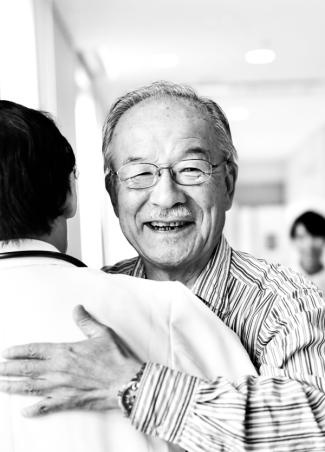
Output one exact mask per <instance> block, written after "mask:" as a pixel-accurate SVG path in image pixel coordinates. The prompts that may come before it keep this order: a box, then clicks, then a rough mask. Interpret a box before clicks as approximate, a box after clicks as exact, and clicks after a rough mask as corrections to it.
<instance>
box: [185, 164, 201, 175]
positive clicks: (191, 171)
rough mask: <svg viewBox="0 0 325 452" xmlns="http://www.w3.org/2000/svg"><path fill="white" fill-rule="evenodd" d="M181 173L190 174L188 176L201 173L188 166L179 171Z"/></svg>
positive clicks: (197, 169)
mask: <svg viewBox="0 0 325 452" xmlns="http://www.w3.org/2000/svg"><path fill="white" fill-rule="evenodd" d="M181 173H182V174H183V173H190V174H200V173H202V171H201V170H200V169H199V168H194V167H193V166H188V167H186V168H183V169H182V170H181Z"/></svg>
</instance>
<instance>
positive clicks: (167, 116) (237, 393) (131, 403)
mask: <svg viewBox="0 0 325 452" xmlns="http://www.w3.org/2000/svg"><path fill="white" fill-rule="evenodd" d="M103 151H104V157H105V170H106V187H107V189H108V191H109V193H110V196H111V199H112V203H113V205H114V209H115V212H116V215H117V216H118V217H119V221H120V224H121V228H122V230H123V233H124V235H125V236H126V238H127V239H128V240H129V242H130V243H131V245H132V246H133V247H134V248H135V249H136V250H137V252H138V254H139V257H138V258H134V259H129V260H126V261H123V262H120V263H118V264H116V265H115V266H114V267H112V268H106V269H105V270H106V271H107V272H111V273H124V274H128V275H131V276H136V277H139V278H148V279H155V280H178V281H181V282H182V283H183V284H184V285H186V286H187V287H189V288H191V290H192V292H193V293H194V294H195V295H196V296H197V297H199V298H200V299H201V300H202V302H203V303H204V304H206V305H207V306H208V307H209V308H210V310H211V311H212V312H213V313H214V314H215V315H216V319H217V318H220V319H221V320H223V322H224V323H225V324H226V325H228V326H229V327H230V328H231V329H233V330H234V331H235V332H236V333H237V335H238V336H239V337H240V339H241V342H242V343H243V345H244V346H245V348H246V350H247V351H248V353H249V355H250V357H251V360H252V362H253V363H254V365H255V367H256V369H257V370H258V373H259V375H257V376H254V375H249V376H243V377H241V378H239V379H238V380H237V381H236V382H232V381H230V380H229V379H227V378H226V377H224V376H222V375H220V374H219V373H218V372H216V373H215V374H214V376H213V378H211V379H202V378H199V377H195V376H193V375H192V374H191V373H187V372H180V371H177V370H175V366H174V364H171V365H170V366H166V365H163V364H161V363H159V362H147V363H145V366H144V369H143V374H142V375H141V376H139V375H137V376H136V377H134V378H133V379H132V381H129V382H127V376H128V375H129V374H130V365H131V363H130V362H127V361H125V360H124V358H123V356H119V358H118V359H114V362H112V360H110V359H109V357H110V355H111V353H112V352H111V351H110V349H109V347H107V352H106V355H107V358H106V359H103V356H104V355H103V349H104V350H105V348H104V347H103V346H102V347H101V359H102V361H101V360H99V359H97V356H96V355H95V354H94V353H91V350H92V348H91V344H89V342H88V341H84V342H82V343H76V344H64V345H61V344H59V345H56V344H50V345H49V344H47V345H46V344H34V345H27V346H21V347H18V348H13V349H11V350H10V351H8V352H7V354H6V356H7V357H8V358H11V359H12V363H11V362H8V363H6V366H5V372H4V370H3V369H2V370H1V372H3V373H6V374H9V375H11V373H10V371H11V372H15V374H16V375H25V374H26V362H24V360H23V359H22V360H21V358H28V359H29V361H28V366H27V370H28V372H29V374H28V376H29V377H30V378H29V379H28V380H27V382H28V384H29V385H30V387H33V388H34V390H38V389H39V388H40V383H39V381H38V378H39V377H41V378H42V379H45V380H46V382H47V388H48V389H47V391H43V392H42V393H43V394H44V395H48V396H49V398H48V399H44V401H42V403H41V404H38V405H36V406H35V407H34V408H32V409H31V414H39V413H42V412H44V411H46V412H51V411H54V410H60V409H71V408H74V407H76V406H77V407H78V408H82V407H84V408H86V409H89V405H87V404H85V403H83V398H84V397H85V394H86V395H87V394H88V393H89V391H90V389H89V387H88V385H87V383H86V382H87V378H91V374H92V371H91V369H92V364H94V363H95V362H96V368H97V370H98V366H102V375H103V380H102V382H105V378H107V383H106V387H107V388H110V387H111V385H112V380H113V381H114V380H116V379H117V378H119V379H120V380H121V381H125V382H126V386H125V388H124V390H123V391H122V396H121V402H122V405H123V406H124V410H125V412H126V415H127V416H128V417H129V419H130V422H131V423H132V425H133V426H135V427H136V428H137V429H138V430H140V431H142V432H144V433H145V434H147V435H151V436H155V437H159V438H161V439H164V440H166V441H168V442H170V443H172V444H174V445H178V446H181V447H182V448H183V449H185V450H188V451H193V452H194V451H206V452H207V451H224V450H229V451H230V450H231V451H243V450H254V451H263V452H264V451H271V450H272V451H298V450H300V451H302V450H304V451H324V450H325V417H324V412H325V395H324V388H325V378H324V377H325V339H324V331H325V304H324V300H323V298H322V297H321V296H320V295H319V293H318V292H317V290H316V289H315V286H314V285H312V284H311V283H309V282H308V281H306V280H304V279H303V277H302V276H300V275H297V274H296V273H294V272H292V271H290V270H289V269H286V268H284V267H282V266H279V265H273V264H272V265H271V264H268V263H267V262H265V261H261V260H258V259H256V258H254V257H252V256H250V255H248V254H246V253H241V252H238V251H235V250H233V249H232V248H231V247H230V246H229V245H228V243H227V241H226V239H225V238H224V236H223V235H222V230H223V226H224V222H225V215H226V211H227V210H228V209H229V208H230V207H231V203H232V198H233V193H234V186H235V181H236V175H237V165H236V163H235V161H236V151H235V149H234V146H233V144H232V139H231V133H230V129H229V125H228V122H227V119H226V118H225V116H224V114H223V112H222V111H221V109H220V108H219V107H218V105H217V104H216V103H215V102H213V101H212V100H209V99H205V98H202V97H199V96H198V95H197V94H196V93H195V92H194V91H193V90H192V89H190V88H187V87H184V86H180V85H176V84H172V83H165V82H158V83H154V84H152V85H150V86H147V87H144V88H140V89H138V90H136V91H133V92H130V93H128V94H126V95H125V96H123V97H122V98H120V99H119V100H118V101H117V102H116V103H115V104H114V105H113V106H112V108H111V110H110V113H109V115H108V118H107V121H106V123H105V127H104V142H103ZM130 320H131V321H132V319H130ZM93 328H94V329H95V328H96V325H95V322H93ZM196 335H197V333H196V331H194V330H193V337H197V338H198V336H196ZM206 347H207V349H209V347H210V343H209V341H206ZM35 356H36V359H35ZM53 356H55V357H56V360H57V361H59V362H60V370H61V372H60V384H58V371H57V367H58V364H57V362H55V361H53V359H52V357H53ZM197 358H198V357H193V362H195V361H196V360H197ZM230 358H231V357H230ZM218 359H219V354H218V353H216V355H215V362H216V363H218ZM107 362H110V363H111V364H110V365H107ZM133 365H134V363H133ZM24 366H25V367H24ZM44 368H45V369H46V371H44ZM0 369H1V367H0ZM24 371H25V373H24ZM74 380H78V381H79V382H80V381H81V382H84V383H79V385H77V384H74ZM102 384H104V386H105V383H102ZM58 386H59V388H60V393H61V394H64V398H63V400H62V397H61V399H60V398H58V397H56V396H55V390H57V389H58ZM51 388H52V389H51ZM94 389H96V388H92V390H94ZM7 390H12V388H10V387H9V389H8V387H7ZM16 390H18V389H17V387H16ZM20 390H21V386H20ZM110 397H112V394H110ZM115 397H116V396H115ZM107 405H108V402H107V400H103V397H99V398H98V400H97V399H95V400H93V402H92V405H91V408H92V409H103V407H107Z"/></svg>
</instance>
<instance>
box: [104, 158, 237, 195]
mask: <svg viewBox="0 0 325 452" xmlns="http://www.w3.org/2000/svg"><path fill="white" fill-rule="evenodd" d="M192 160H200V161H204V162H207V163H209V165H210V166H211V171H210V172H209V173H205V172H204V171H202V173H204V174H206V175H207V176H208V178H207V179H206V180H204V181H202V182H199V183H195V184H182V183H180V182H178V181H177V180H176V179H175V178H174V173H173V171H172V168H173V167H174V166H175V165H176V164H177V163H180V162H186V161H192ZM229 162H230V159H229V158H226V159H224V160H222V161H221V162H220V163H216V164H213V163H211V162H209V160H205V159H183V160H176V161H175V162H173V163H172V164H170V165H166V164H165V165H159V166H158V165H156V164H155V163H150V162H129V163H125V164H124V165H122V166H121V167H120V168H119V169H118V170H117V171H114V170H113V169H112V168H108V169H107V170H106V172H105V177H107V176H109V175H111V174H112V175H114V176H117V177H118V179H119V181H120V182H121V183H126V185H127V180H128V179H131V178H128V179H120V176H119V171H120V170H121V168H123V167H124V166H127V165H132V164H133V163H140V164H142V165H152V166H154V167H155V168H156V173H155V179H154V183H153V184H152V185H148V186H146V187H129V186H128V188H129V189H130V190H145V189H146V188H151V187H154V186H155V185H156V184H157V182H158V180H159V178H160V176H161V174H160V171H161V170H163V169H168V170H169V174H170V177H171V178H172V180H173V181H174V182H175V183H176V184H177V185H181V186H184V187H191V186H195V185H202V184H204V183H205V182H207V181H208V180H209V179H210V177H211V176H212V174H214V172H215V171H214V170H217V169H218V168H219V167H221V166H222V165H223V164H224V163H225V164H228V163H229ZM157 175H158V177H157ZM133 177H135V176H133Z"/></svg>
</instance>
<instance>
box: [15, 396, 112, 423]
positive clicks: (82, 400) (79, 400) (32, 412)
mask: <svg viewBox="0 0 325 452" xmlns="http://www.w3.org/2000/svg"><path fill="white" fill-rule="evenodd" d="M69 394H72V393H71V392H66V395H63V396H54V397H53V396H49V397H46V398H44V399H42V400H41V401H40V402H38V403H35V404H34V405H31V406H28V407H26V408H24V409H23V411H22V414H23V415H24V416H26V417H35V416H41V415H44V414H50V413H56V412H59V411H66V410H76V409H77V410H87V411H89V410H91V411H103V410H108V409H110V408H116V407H117V406H115V405H116V402H115V404H113V403H112V400H111V396H109V395H108V393H107V391H91V392H90V393H89V394H81V393H73V394H72V395H69Z"/></svg>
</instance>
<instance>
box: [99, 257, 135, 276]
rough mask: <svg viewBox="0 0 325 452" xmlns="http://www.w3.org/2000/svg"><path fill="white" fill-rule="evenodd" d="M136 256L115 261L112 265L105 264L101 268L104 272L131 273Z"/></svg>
mask: <svg viewBox="0 0 325 452" xmlns="http://www.w3.org/2000/svg"><path fill="white" fill-rule="evenodd" d="M137 261H138V257H131V258H130V259H124V260H122V261H120V262H117V263H116V264H114V265H106V266H104V267H103V268H102V271H104V272H105V273H112V274H123V275H132V274H133V271H134V269H135V266H136V264H137Z"/></svg>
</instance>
